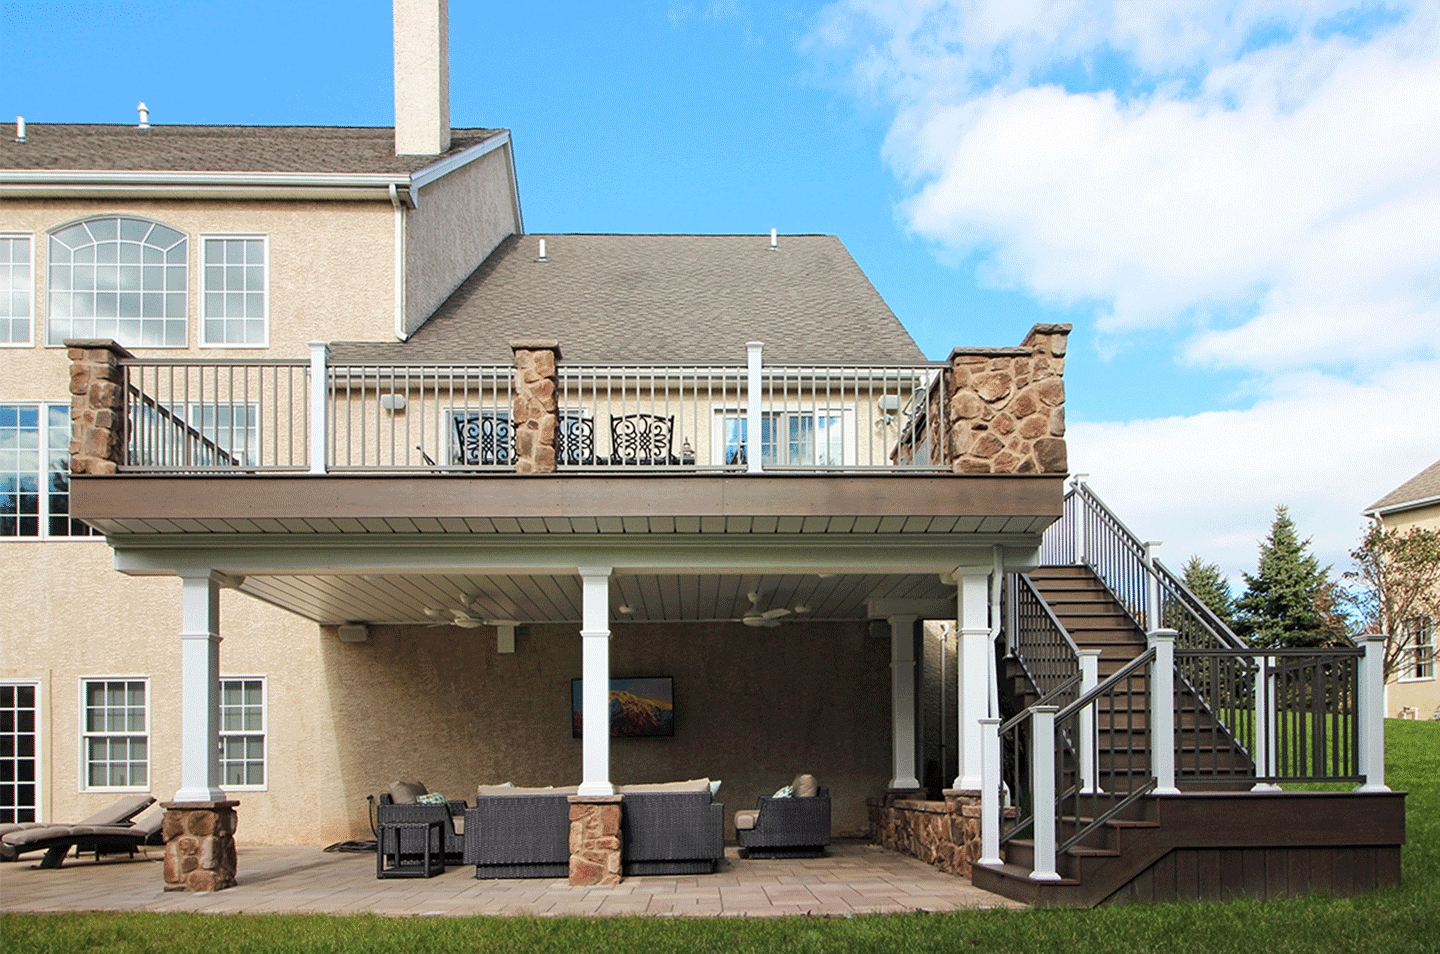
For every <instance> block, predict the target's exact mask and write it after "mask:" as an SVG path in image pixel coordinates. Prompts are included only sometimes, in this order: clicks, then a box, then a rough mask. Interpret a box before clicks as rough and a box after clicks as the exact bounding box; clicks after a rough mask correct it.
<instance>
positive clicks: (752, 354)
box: [745, 341, 765, 474]
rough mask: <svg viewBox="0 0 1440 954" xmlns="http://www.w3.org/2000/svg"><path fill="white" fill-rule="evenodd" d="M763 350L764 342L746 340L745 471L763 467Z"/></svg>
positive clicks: (751, 471)
mask: <svg viewBox="0 0 1440 954" xmlns="http://www.w3.org/2000/svg"><path fill="white" fill-rule="evenodd" d="M764 351H765V342H763V341H747V342H746V343H745V353H746V354H745V357H746V362H745V372H746V373H745V390H746V395H745V463H746V467H745V470H746V472H747V473H751V474H758V473H760V472H761V471H762V470H763V468H762V467H761V466H760V453H761V445H762V442H761V440H760V427H761V420H762V417H761V414H760V395H761V392H762V381H761V374H760V369H761V356H762V354H763V353H764Z"/></svg>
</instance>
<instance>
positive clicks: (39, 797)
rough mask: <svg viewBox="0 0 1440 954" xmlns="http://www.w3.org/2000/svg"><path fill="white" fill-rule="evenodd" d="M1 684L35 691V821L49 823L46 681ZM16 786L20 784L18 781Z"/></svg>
mask: <svg viewBox="0 0 1440 954" xmlns="http://www.w3.org/2000/svg"><path fill="white" fill-rule="evenodd" d="M0 684H3V685H6V686H14V687H16V688H19V687H20V686H29V687H31V688H32V689H34V690H35V780H34V783H33V784H34V786H35V821H37V822H44V821H48V819H47V818H46V817H45V814H46V813H45V806H46V804H47V803H48V802H49V799H48V798H46V792H45V781H46V775H47V773H46V772H45V766H47V765H49V764H50V758H49V753H48V752H46V751H45V726H44V725H43V724H42V722H41V720H42V719H44V718H45V715H46V714H47V713H48V712H49V711H50V706H49V704H48V702H47V701H46V698H45V681H44V680H43V679H23V678H22V679H14V678H8V677H7V678H4V679H0ZM14 784H18V780H16V782H15V783H14Z"/></svg>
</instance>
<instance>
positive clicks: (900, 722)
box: [890, 616, 920, 788]
mask: <svg viewBox="0 0 1440 954" xmlns="http://www.w3.org/2000/svg"><path fill="white" fill-rule="evenodd" d="M917 618H918V617H915V616H892V617H890V725H891V733H892V736H891V746H892V751H893V752H894V768H895V773H894V777H892V778H891V779H890V787H891V788H919V787H920V780H919V779H917V778H916V777H915V620H916V619H917Z"/></svg>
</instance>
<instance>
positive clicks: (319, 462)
mask: <svg viewBox="0 0 1440 954" xmlns="http://www.w3.org/2000/svg"><path fill="white" fill-rule="evenodd" d="M329 360H330V346H329V345H328V344H326V343H325V342H323V341H312V342H310V473H312V474H323V473H325V471H326V463H327V458H328V456H329V450H330V449H329V444H330V414H329V404H330V401H329V395H330V373H329V371H328V370H327V368H328V363H329Z"/></svg>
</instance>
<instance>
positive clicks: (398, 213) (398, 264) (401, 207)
mask: <svg viewBox="0 0 1440 954" xmlns="http://www.w3.org/2000/svg"><path fill="white" fill-rule="evenodd" d="M390 205H391V206H393V207H394V209H395V337H396V338H398V339H399V340H400V341H404V340H405V339H406V338H407V337H409V336H408V335H407V334H406V333H405V203H404V202H402V201H401V200H400V189H399V187H398V186H397V185H396V184H395V183H393V182H392V183H390Z"/></svg>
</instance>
